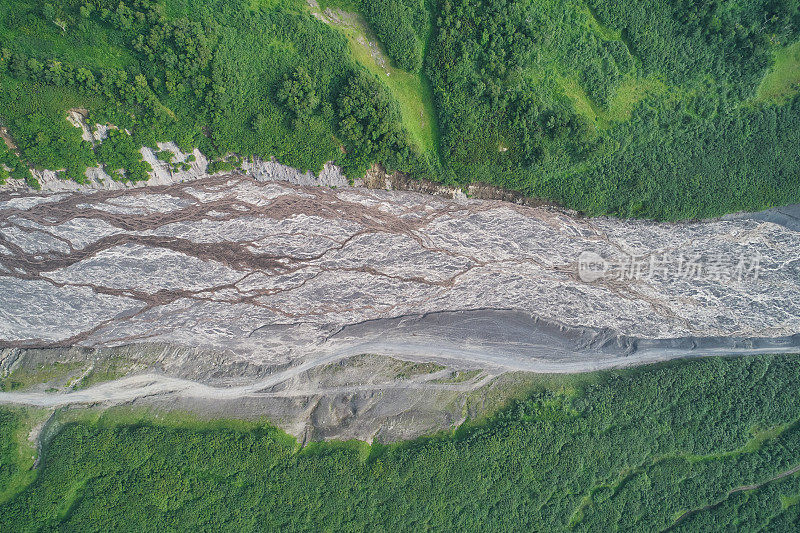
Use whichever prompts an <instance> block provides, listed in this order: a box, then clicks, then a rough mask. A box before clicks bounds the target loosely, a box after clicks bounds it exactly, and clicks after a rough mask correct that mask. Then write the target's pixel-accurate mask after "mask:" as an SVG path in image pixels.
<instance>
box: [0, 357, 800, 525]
mask: <svg viewBox="0 0 800 533" xmlns="http://www.w3.org/2000/svg"><path fill="white" fill-rule="evenodd" d="M799 389H800V373H798V372H797V356H789V355H783V356H757V357H751V358H734V359H704V360H696V361H683V362H675V363H672V364H669V365H660V366H657V367H651V368H645V369H639V370H634V371H626V372H622V373H617V372H612V373H605V374H600V375H594V376H584V377H563V378H552V380H551V381H550V382H549V384H547V385H543V386H541V387H540V388H538V389H537V390H536V391H533V392H532V395H531V396H530V397H529V398H527V399H525V400H523V401H519V402H516V403H514V404H513V405H510V406H509V407H507V408H505V409H504V410H502V411H501V412H499V413H498V414H496V415H495V416H493V417H491V418H489V419H488V420H484V421H476V422H474V423H470V424H467V425H465V426H463V427H462V428H460V429H459V430H457V431H456V432H454V433H445V434H440V435H437V436H433V437H429V438H423V439H418V440H414V441H411V442H407V443H400V444H393V445H388V446H387V445H378V444H374V445H372V446H368V445H366V444H364V443H354V442H351V443H328V444H312V445H309V446H307V447H305V448H304V449H302V450H301V449H299V447H298V446H297V443H296V442H295V441H294V440H293V439H291V438H289V437H287V436H286V435H283V434H281V433H280V432H279V431H277V430H274V429H271V428H269V427H264V426H263V425H257V424H250V425H247V424H243V423H238V424H235V425H232V426H231V425H225V424H220V423H210V424H203V423H200V422H186V421H182V420H181V419H180V418H178V419H177V420H176V423H170V418H169V417H166V421H164V420H163V418H162V421H161V422H150V421H148V420H147V419H146V418H145V419H144V420H141V421H140V422H138V423H131V422H130V418H128V422H125V417H124V415H123V419H122V420H120V421H116V420H115V415H113V414H112V415H109V416H106V417H104V418H100V419H99V420H98V419H97V417H96V416H90V417H87V419H88V420H89V421H87V422H78V423H72V424H68V425H66V426H65V427H62V429H61V430H60V431H59V432H58V434H57V435H55V436H54V437H53V439H52V440H51V441H50V442H49V444H48V445H47V447H46V449H45V452H44V455H43V457H42V460H41V462H40V466H39V470H38V473H37V474H36V476H35V479H31V478H26V477H25V476H27V472H28V470H27V468H25V467H22V466H19V464H18V463H19V460H18V456H17V455H16V454H15V452H16V449H15V446H16V441H14V440H13V437H12V436H13V435H15V434H21V433H24V432H18V431H17V428H19V427H20V424H21V423H22V420H21V418H19V415H13V414H6V413H3V412H2V411H0V494H3V493H4V489H5V488H6V487H7V486H8V484H9V483H15V480H17V481H16V484H15V485H14V486H15V487H16V488H15V489H14V490H13V491H12V492H11V493H7V495H6V498H5V500H4V501H2V500H0V528H1V529H3V530H4V531H20V530H33V529H37V530H38V529H43V530H52V529H60V530H73V529H81V530H83V531H87V530H89V531H92V530H109V529H113V530H137V531H145V530H148V531H149V530H153V531H155V530H159V531H160V530H166V529H173V528H177V529H183V530H186V529H191V530H207V529H213V530H225V531H253V530H257V531H263V530H278V529H280V530H289V531H319V530H332V531H363V530H370V531H375V530H391V531H420V530H437V531H444V530H447V531H487V530H491V531H567V530H571V531H609V530H622V531H662V530H665V529H666V528H669V527H673V528H674V530H676V531H687V532H692V531H730V530H736V531H758V530H764V531H796V530H797V526H798V524H800V505H798V502H800V474H798V473H794V474H792V472H793V471H795V470H796V469H797V466H798V464H799V463H800V425H798V422H799V421H800V403H798V402H797V391H798V390H799ZM22 439H23V440H24V436H23V437H22ZM22 479H27V480H28V481H27V482H21V481H19V480H22Z"/></svg>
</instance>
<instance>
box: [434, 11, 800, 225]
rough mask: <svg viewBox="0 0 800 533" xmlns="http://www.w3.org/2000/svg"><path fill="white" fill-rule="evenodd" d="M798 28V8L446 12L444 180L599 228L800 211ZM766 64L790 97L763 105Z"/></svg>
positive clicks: (442, 16)
mask: <svg viewBox="0 0 800 533" xmlns="http://www.w3.org/2000/svg"><path fill="white" fill-rule="evenodd" d="M799 25H800V15H798V2H797V1H772V0H764V1H759V0H755V1H750V0H743V1H725V2H723V1H700V0H681V1H674V0H646V1H641V0H586V1H583V0H565V1H561V0H559V1H548V0H533V1H529V2H527V1H513V0H512V1H507V0H449V1H447V2H441V3H440V12H439V14H438V17H437V27H436V37H435V41H434V42H432V44H431V47H430V56H429V57H428V72H429V74H430V77H431V79H432V83H433V87H434V93H435V101H436V104H437V106H438V109H439V117H440V129H441V132H442V145H441V146H442V157H443V159H444V161H445V164H446V166H447V170H448V172H452V173H453V179H455V180H463V179H482V180H486V181H490V182H492V183H496V184H498V185H502V186H506V187H511V188H517V189H521V190H523V191H525V192H526V193H528V194H531V195H541V196H545V197H549V198H554V199H557V200H559V201H562V202H564V203H565V204H567V205H569V206H571V207H575V208H577V209H580V210H584V211H586V212H589V213H593V214H600V213H613V214H619V215H625V216H649V217H658V218H666V219H677V218H687V217H701V216H707V215H713V214H719V213H722V212H725V211H733V210H738V209H759V208H762V207H766V206H769V205H773V204H784V203H789V202H797V201H800V195H799V194H798V187H797V184H798V180H799V179H800V102H798V99H797V96H796V94H797V87H798V83H800V68H798V65H800V60H798V58H796V57H794V56H793V61H786V60H781V59H782V54H783V51H784V50H785V49H786V48H785V47H787V46H790V45H791V43H792V42H793V41H796V40H797V38H798V26H799ZM774 54H775V55H776V57H778V59H779V61H778V63H776V67H777V68H779V69H782V71H783V78H784V79H786V78H788V79H789V80H791V81H786V82H785V83H783V84H782V85H781V90H782V91H785V93H784V94H780V95H777V94H772V95H769V96H770V97H768V98H762V99H757V98H756V96H757V90H758V88H759V85H760V83H761V80H762V79H763V78H764V76H765V75H766V74H767V72H768V69H769V68H770V65H771V64H772V63H773V55H774ZM773 96H775V97H779V98H773Z"/></svg>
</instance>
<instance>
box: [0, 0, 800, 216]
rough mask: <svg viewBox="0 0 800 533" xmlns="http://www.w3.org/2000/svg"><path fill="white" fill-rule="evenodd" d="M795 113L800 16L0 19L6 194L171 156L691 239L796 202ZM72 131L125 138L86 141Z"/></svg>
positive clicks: (740, 1)
mask: <svg viewBox="0 0 800 533" xmlns="http://www.w3.org/2000/svg"><path fill="white" fill-rule="evenodd" d="M323 10H325V11H324V12H323ZM326 13H327V15H326ZM351 15H352V16H356V17H360V18H357V19H353V20H355V21H356V22H353V23H352V24H350V25H348V23H346V22H343V21H345V20H349V19H348V18H347V17H348V16H351ZM360 20H363V21H364V24H366V25H367V26H368V28H367V29H368V31H369V35H374V36H375V38H376V39H377V40H378V41H379V43H378V46H379V49H378V50H377V51H375V50H373V49H372V48H370V46H366V45H365V44H364V43H365V41H364V39H365V35H366V34H364V33H363V32H361V30H360V29H359V28H360V27H359V26H358V24H359V22H358V21H360ZM365 31H366V30H365ZM384 53H385V54H386V59H387V61H388V62H389V64H387V65H384V64H383V56H382V54H384ZM799 93H800V0H679V1H676V0H644V1H642V0H559V1H555V0H321V1H320V2H318V3H317V2H310V3H309V2H307V1H306V0H195V1H192V2H189V1H188V0H131V1H128V2H121V1H119V0H65V1H64V2H52V1H46V0H7V1H5V2H3V3H2V5H0V124H1V125H2V126H4V127H5V128H7V130H8V134H9V138H8V139H6V140H7V141H10V142H11V144H9V145H8V147H9V150H7V151H6V152H4V153H0V159H1V161H0V181H3V180H7V179H24V180H27V181H28V182H29V183H30V184H31V185H32V186H34V187H35V186H36V183H35V181H34V180H33V178H32V176H30V175H29V174H30V173H29V172H28V169H29V168H48V169H53V170H58V171H59V176H60V177H62V178H64V179H73V180H76V181H79V182H81V181H84V180H86V179H87V178H86V176H85V170H86V168H87V167H89V166H96V165H98V164H102V165H104V166H105V167H106V171H107V172H108V173H109V174H110V175H111V176H112V177H113V178H114V179H119V180H131V181H136V180H142V179H146V178H147V176H148V174H147V172H148V171H149V170H151V169H150V168H149V165H148V164H147V163H146V162H144V161H143V160H142V157H141V154H140V153H139V151H138V148H139V147H141V146H150V147H155V145H156V143H157V142H162V141H170V140H171V141H175V142H176V143H177V144H178V146H180V147H181V148H182V149H184V150H189V149H191V148H195V147H196V148H199V149H200V150H201V151H202V152H203V153H204V154H206V155H208V156H209V157H210V158H212V159H215V160H217V161H218V163H217V164H216V166H215V167H214V168H215V169H224V168H226V165H227V166H229V167H232V166H235V163H236V161H238V160H239V158H243V157H249V156H258V157H262V158H269V157H275V158H276V159H278V160H279V161H281V162H283V163H285V164H288V165H291V166H296V167H299V168H301V169H304V170H305V169H310V170H313V171H319V170H320V169H321V168H322V166H323V164H324V163H325V162H326V161H334V162H336V163H337V164H339V165H341V166H342V167H343V168H344V169H345V172H346V173H347V174H348V176H350V177H351V178H355V177H359V176H362V175H363V174H364V172H365V171H366V170H367V169H368V168H369V167H370V166H371V165H372V164H374V163H382V164H383V165H384V166H385V167H386V168H388V169H389V170H400V171H403V172H406V173H409V174H410V175H411V176H412V177H416V178H426V179H432V180H438V181H441V182H444V183H447V184H450V185H457V186H465V185H467V184H469V183H471V182H486V183H490V184H493V185H497V186H501V187H504V188H509V189H514V190H518V191H521V192H523V193H524V194H526V195H530V196H536V197H541V198H543V199H548V200H552V201H555V202H558V203H560V204H562V205H564V206H567V207H570V208H574V209H577V210H579V211H581V212H584V213H587V214H590V215H600V214H612V215H618V216H625V217H649V218H656V219H665V220H677V219H691V218H701V217H707V216H714V215H719V214H723V213H727V212H732V211H738V210H758V209H762V208H767V207H771V206H777V205H785V204H790V203H797V202H800V188H799V187H798V186H797V183H798V178H799V177H800V95H799ZM420 106H421V107H420ZM70 109H79V110H85V112H86V114H87V116H88V122H89V123H90V124H94V123H100V124H112V125H114V126H116V127H117V128H119V130H118V131H120V132H124V134H125V137H127V138H124V137H122V136H121V135H116V139H114V140H113V141H111V142H110V143H109V145H110V146H106V147H104V144H105V143H103V144H100V145H98V146H92V145H91V144H90V143H88V142H85V141H82V139H81V131H80V129H79V128H76V127H74V126H73V125H72V124H70V123H69V122H68V121H67V120H66V117H67V111H68V110H70ZM0 144H7V143H0ZM3 148H4V149H5V147H3ZM231 154H234V155H235V157H234V158H233V159H231V157H230V155H231ZM226 157H228V159H227V160H224V159H225V158H226Z"/></svg>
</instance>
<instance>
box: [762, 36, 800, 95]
mask: <svg viewBox="0 0 800 533" xmlns="http://www.w3.org/2000/svg"><path fill="white" fill-rule="evenodd" d="M798 91H800V41H798V42H796V43H794V44H792V45H789V46H787V47H785V48H781V49H779V50H777V51H776V52H775V59H774V64H773V65H772V68H771V69H770V70H769V72H767V73H766V75H765V76H764V79H763V80H761V84H760V85H759V86H758V91H757V93H756V98H757V99H758V100H766V101H772V102H776V103H782V102H785V101H786V100H788V99H789V98H790V97H792V96H794V95H795V94H797V93H798Z"/></svg>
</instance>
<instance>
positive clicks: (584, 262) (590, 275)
mask: <svg viewBox="0 0 800 533" xmlns="http://www.w3.org/2000/svg"><path fill="white" fill-rule="evenodd" d="M607 270H608V263H607V262H606V260H605V259H603V258H602V257H600V255H599V254H596V253H594V252H581V255H580V256H578V277H579V278H580V279H581V281H584V282H586V283H591V282H593V281H597V280H598V279H600V278H602V277H603V276H605V274H606V271H607Z"/></svg>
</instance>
